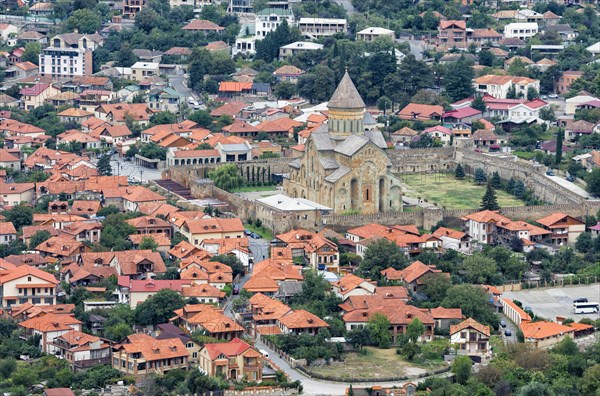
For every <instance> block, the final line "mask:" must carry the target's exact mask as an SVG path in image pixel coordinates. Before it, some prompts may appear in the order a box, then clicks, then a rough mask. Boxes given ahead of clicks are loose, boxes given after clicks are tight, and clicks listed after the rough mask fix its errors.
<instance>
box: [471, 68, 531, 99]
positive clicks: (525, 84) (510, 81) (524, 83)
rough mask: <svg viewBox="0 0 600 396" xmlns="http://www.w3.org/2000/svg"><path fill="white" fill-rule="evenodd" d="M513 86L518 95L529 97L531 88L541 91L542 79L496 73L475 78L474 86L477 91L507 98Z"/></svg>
mask: <svg viewBox="0 0 600 396" xmlns="http://www.w3.org/2000/svg"><path fill="white" fill-rule="evenodd" d="M513 86H514V88H515V92H516V95H517V96H522V97H527V91H528V90H529V88H534V89H535V90H536V91H538V92H539V91H540V80H534V79H532V78H529V77H517V76H497V75H494V74H487V75H485V76H481V77H477V78H475V79H474V80H473V87H474V88H475V91H476V92H478V93H481V94H487V95H490V96H493V97H494V98H502V99H505V98H506V96H507V95H508V93H509V90H510V89H511V87H513Z"/></svg>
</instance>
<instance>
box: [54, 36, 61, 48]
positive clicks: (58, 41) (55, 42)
mask: <svg viewBox="0 0 600 396" xmlns="http://www.w3.org/2000/svg"><path fill="white" fill-rule="evenodd" d="M54 47H56V48H60V39H57V38H56V39H54Z"/></svg>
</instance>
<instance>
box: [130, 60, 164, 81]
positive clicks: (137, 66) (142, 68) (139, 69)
mask: <svg viewBox="0 0 600 396" xmlns="http://www.w3.org/2000/svg"><path fill="white" fill-rule="evenodd" d="M159 66H160V63H151V62H136V63H134V64H133V66H131V72H132V73H133V74H132V76H131V77H133V79H134V80H135V81H143V80H145V79H146V78H148V77H150V76H158V75H159V74H160V72H159Z"/></svg>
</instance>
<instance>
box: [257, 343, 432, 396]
mask: <svg viewBox="0 0 600 396" xmlns="http://www.w3.org/2000/svg"><path fill="white" fill-rule="evenodd" d="M255 346H256V347H257V348H258V349H263V350H265V351H267V352H268V353H269V359H270V360H271V361H273V363H275V364H276V365H277V366H278V367H279V368H280V369H281V370H283V371H284V372H285V373H286V374H287V375H288V376H289V377H290V379H291V380H292V381H300V382H302V386H303V388H304V390H303V394H305V395H345V394H346V388H347V387H348V385H349V384H344V383H338V382H329V381H323V380H318V379H315V378H310V377H308V376H307V375H305V374H304V373H302V372H300V371H298V370H295V369H293V368H292V367H291V366H290V365H289V364H288V362H286V361H285V360H284V359H282V358H280V357H279V355H278V354H277V353H276V352H275V351H273V350H272V349H270V348H268V347H267V346H266V345H264V344H262V343H261V342H258V341H257V342H256V343H255ZM365 369H368V368H366V367H365ZM440 375H441V376H443V375H444V374H440ZM423 380H424V379H415V380H410V381H395V382H361V383H353V384H352V385H353V386H355V387H359V386H383V387H391V386H401V385H403V384H405V383H406V382H413V383H415V382H416V383H418V382H421V381H423Z"/></svg>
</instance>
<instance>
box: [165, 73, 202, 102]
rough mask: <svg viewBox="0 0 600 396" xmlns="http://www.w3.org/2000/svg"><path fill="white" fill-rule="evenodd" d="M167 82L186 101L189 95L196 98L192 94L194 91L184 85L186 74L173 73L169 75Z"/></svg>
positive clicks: (195, 96)
mask: <svg viewBox="0 0 600 396" xmlns="http://www.w3.org/2000/svg"><path fill="white" fill-rule="evenodd" d="M169 84H171V86H172V87H173V89H174V90H175V91H177V93H179V94H180V95H182V96H183V97H184V98H185V101H186V102H187V100H188V98H189V97H190V96H191V97H193V98H194V99H198V96H197V95H196V94H194V91H192V90H191V89H189V88H188V87H187V86H186V75H185V74H175V75H172V76H169Z"/></svg>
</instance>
